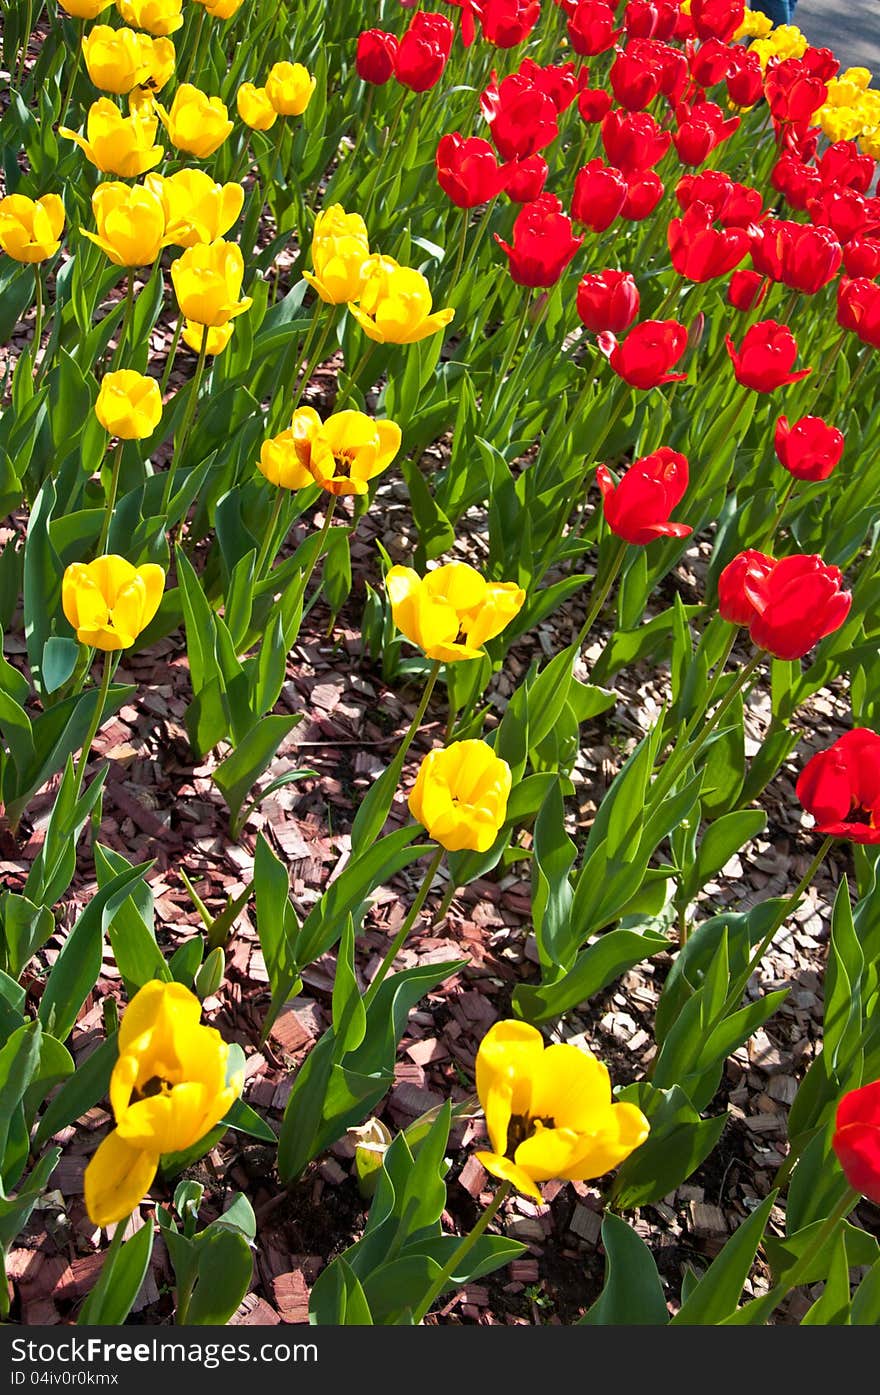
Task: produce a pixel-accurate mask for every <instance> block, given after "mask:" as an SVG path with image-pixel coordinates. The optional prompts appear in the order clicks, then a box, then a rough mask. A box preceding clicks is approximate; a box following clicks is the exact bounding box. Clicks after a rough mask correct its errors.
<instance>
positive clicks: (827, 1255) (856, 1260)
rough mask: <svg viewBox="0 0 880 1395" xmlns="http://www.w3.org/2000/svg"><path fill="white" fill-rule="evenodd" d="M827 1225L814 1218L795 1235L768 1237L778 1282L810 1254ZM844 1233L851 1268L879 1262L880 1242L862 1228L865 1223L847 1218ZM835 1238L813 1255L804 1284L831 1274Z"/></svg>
mask: <svg viewBox="0 0 880 1395" xmlns="http://www.w3.org/2000/svg"><path fill="white" fill-rule="evenodd" d="M824 1224H825V1222H824V1220H821V1221H814V1222H813V1223H812V1225H807V1226H804V1227H803V1229H802V1230H798V1231H796V1232H795V1234H794V1235H786V1236H785V1237H784V1238H780V1237H779V1236H776V1235H769V1236H768V1237H767V1239H766V1240H765V1242H764V1249H765V1250H766V1252H767V1258H768V1260H769V1261H770V1268H771V1270H772V1272H773V1282H774V1284H778V1283H780V1282H781V1281H782V1280H783V1279H784V1277H785V1275H786V1273H787V1272H788V1270H789V1269H790V1268H791V1267H792V1265H793V1264H796V1263H797V1262H798V1260H800V1259H801V1257H802V1256H803V1255H805V1254H806V1253H807V1250H809V1249H810V1247H811V1246H812V1244H813V1243H814V1241H815V1239H816V1236H817V1235H818V1234H819V1232H820V1230H821V1229H822V1226H823V1225H824ZM841 1234H842V1235H843V1237H844V1240H845V1242H846V1255H847V1263H848V1264H849V1265H850V1267H851V1268H855V1267H856V1266H857V1265H875V1264H876V1263H877V1261H878V1260H880V1245H878V1242H877V1240H876V1239H875V1237H874V1236H873V1235H869V1233H868V1231H866V1230H862V1228H861V1226H857V1225H852V1224H851V1223H850V1222H849V1221H844V1223H843V1225H842V1226H841ZM835 1238H836V1237H835V1236H832V1237H829V1241H828V1244H827V1245H825V1246H824V1247H823V1248H822V1249H821V1250H819V1252H818V1253H817V1254H816V1255H815V1256H814V1257H813V1260H812V1262H811V1264H810V1266H809V1268H808V1269H807V1271H806V1272H805V1273H804V1274H803V1275H802V1276H801V1280H800V1281H801V1283H804V1284H816V1283H819V1281H820V1280H821V1279H825V1278H827V1277H828V1272H829V1269H830V1266H831V1261H832V1257H833V1249H834V1242H835Z"/></svg>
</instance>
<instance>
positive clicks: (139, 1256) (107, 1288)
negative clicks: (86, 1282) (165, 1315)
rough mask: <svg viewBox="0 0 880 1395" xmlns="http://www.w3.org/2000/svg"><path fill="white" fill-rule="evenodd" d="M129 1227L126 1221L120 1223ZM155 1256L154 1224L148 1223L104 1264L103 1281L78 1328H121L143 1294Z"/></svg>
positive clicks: (82, 1311)
mask: <svg viewBox="0 0 880 1395" xmlns="http://www.w3.org/2000/svg"><path fill="white" fill-rule="evenodd" d="M119 1224H120V1225H123V1226H124V1225H125V1222H124V1221H120V1222H119ZM152 1253H153V1223H152V1221H147V1223H146V1225H142V1226H141V1228H140V1230H136V1231H135V1233H134V1235H133V1236H132V1237H131V1239H130V1240H126V1241H125V1243H124V1244H123V1245H121V1246H120V1248H119V1249H118V1250H117V1251H116V1252H115V1254H114V1253H113V1252H111V1253H110V1254H109V1255H108V1256H107V1258H106V1259H105V1260H104V1266H103V1268H102V1270H101V1275H100V1278H99V1279H98V1282H97V1283H96V1284H95V1287H94V1288H93V1289H92V1291H91V1293H90V1294H89V1295H88V1297H87V1298H86V1301H85V1303H83V1305H82V1308H81V1309H80V1313H79V1317H78V1318H77V1320H76V1321H77V1326H79V1327H83V1326H93V1325H99V1326H103V1327H121V1326H122V1324H123V1323H124V1322H125V1319H126V1318H127V1317H128V1315H129V1313H130V1312H131V1310H132V1307H133V1306H134V1301H135V1299H136V1298H137V1296H138V1294H139V1293H140V1291H141V1285H142V1284H143V1282H144V1279H145V1278H146V1274H147V1269H148V1267H149V1264H150V1255H151V1254H152Z"/></svg>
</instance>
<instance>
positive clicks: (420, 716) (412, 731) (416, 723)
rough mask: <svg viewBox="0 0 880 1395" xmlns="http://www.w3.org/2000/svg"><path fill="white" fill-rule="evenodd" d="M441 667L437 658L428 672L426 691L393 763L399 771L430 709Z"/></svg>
mask: <svg viewBox="0 0 880 1395" xmlns="http://www.w3.org/2000/svg"><path fill="white" fill-rule="evenodd" d="M441 667H442V664H441V661H440V659H435V660H434V662H433V663H432V665H431V670H430V672H429V674H428V679H427V682H426V683H425V688H424V692H423V693H422V700H421V702H420V703H419V705H418V708H417V709H416V714H415V716H414V717H413V719H412V721H411V722H410V724H409V726H408V728H407V731H406V735H405V736H404V738H403V741H402V742H401V743H400V746H399V747H398V749H397V754H396V756H395V757H394V761H393V764H394V765H395V766H396V767H397V769H398V771H401V770H402V769H403V762H404V758H405V757H406V753H407V751H408V750H409V748H410V746H411V745H412V743H413V741H414V740H415V735H416V732H417V731H418V729H419V727H420V726H421V725H422V722H423V720H424V716H425V713H426V712H427V710H428V703H429V702H430V701H431V694H432V693H433V691H434V685H435V683H436V682H437V678H438V677H439V674H440V669H441Z"/></svg>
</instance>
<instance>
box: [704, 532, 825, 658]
mask: <svg viewBox="0 0 880 1395" xmlns="http://www.w3.org/2000/svg"><path fill="white" fill-rule="evenodd" d="M842 581H843V573H842V572H841V571H840V569H839V567H830V566H827V565H826V564H825V563H824V562H823V561H822V558H821V557H819V556H817V555H815V554H813V555H804V554H799V553H795V554H793V555H792V556H791V557H783V558H781V560H780V561H778V562H774V561H773V559H772V557H767V556H766V555H765V554H764V553H762V552H755V551H748V552H745V553H740V554H739V556H737V557H735V558H734V559H733V561H732V562H729V563H728V565H727V566H726V567H725V568H724V570H723V571H722V573H721V576H720V577H719V578H718V598H719V611H720V613H721V615H722V617H723V618H724V619H725V620H729V621H730V622H731V623H732V624H734V625H748V628H749V636H750V638H751V640H752V642H753V643H754V644H756V645H757V646H758V648H759V649H765V650H766V651H767V653H768V654H772V655H773V657H774V658H776V659H788V660H791V659H802V658H803V656H804V655H805V654H807V653H808V652H809V651H810V650H811V649H812V648H813V645H814V644H818V643H819V640H820V639H824V638H825V636H826V635H830V634H833V633H834V631H835V630H838V629H840V626H841V625H842V624H843V622H844V620H845V619H846V617H847V616H848V615H849V611H850V607H851V605H852V594H851V593H850V592H849V591H845V590H844V589H843V587H842V586H841V582H842Z"/></svg>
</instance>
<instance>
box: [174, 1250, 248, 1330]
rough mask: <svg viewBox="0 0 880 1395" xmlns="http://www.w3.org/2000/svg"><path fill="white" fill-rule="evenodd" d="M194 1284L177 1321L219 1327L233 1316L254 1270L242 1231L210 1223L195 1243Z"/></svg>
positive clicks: (199, 1325)
mask: <svg viewBox="0 0 880 1395" xmlns="http://www.w3.org/2000/svg"><path fill="white" fill-rule="evenodd" d="M196 1247H197V1256H198V1257H197V1265H196V1279H195V1287H194V1289H193V1291H192V1296H191V1298H190V1300H189V1302H188V1304H187V1305H186V1313H185V1317H182V1315H181V1314H180V1312H179V1311H178V1321H185V1322H187V1323H188V1324H190V1325H191V1326H193V1327H210V1326H218V1325H220V1324H222V1323H225V1322H227V1321H228V1320H229V1318H231V1317H232V1314H233V1313H234V1312H235V1310H236V1308H237V1307H238V1306H239V1304H240V1303H241V1300H242V1299H243V1298H244V1296H245V1294H246V1293H247V1291H248V1288H249V1287H250V1282H251V1279H252V1278H253V1273H254V1258H253V1254H252V1252H251V1247H250V1245H249V1244H248V1242H247V1240H246V1239H245V1237H244V1235H243V1234H242V1233H241V1231H240V1230H233V1229H231V1228H230V1227H228V1226H223V1225H216V1226H213V1225H212V1226H209V1227H208V1229H207V1230H206V1231H203V1233H202V1236H201V1237H200V1239H199V1240H198V1241H197V1242H196Z"/></svg>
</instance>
